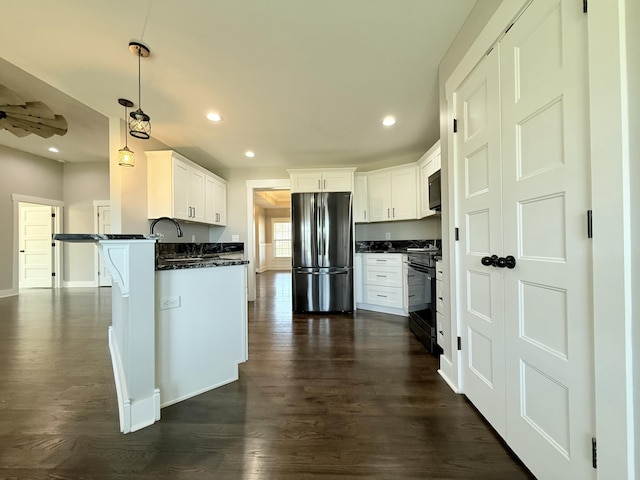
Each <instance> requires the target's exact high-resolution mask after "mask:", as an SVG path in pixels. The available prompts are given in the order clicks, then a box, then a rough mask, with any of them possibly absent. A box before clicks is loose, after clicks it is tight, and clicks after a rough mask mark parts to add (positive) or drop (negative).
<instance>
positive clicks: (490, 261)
mask: <svg viewBox="0 0 640 480" xmlns="http://www.w3.org/2000/svg"><path fill="white" fill-rule="evenodd" d="M480 261H481V262H482V264H483V265H484V266H485V267H488V266H490V265H493V259H492V258H491V257H482V260H480Z"/></svg>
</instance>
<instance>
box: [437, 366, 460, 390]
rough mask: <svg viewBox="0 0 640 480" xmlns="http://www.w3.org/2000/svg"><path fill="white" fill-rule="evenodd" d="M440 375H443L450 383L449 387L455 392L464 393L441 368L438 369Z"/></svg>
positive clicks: (448, 383)
mask: <svg viewBox="0 0 640 480" xmlns="http://www.w3.org/2000/svg"><path fill="white" fill-rule="evenodd" d="M438 375H440V376H441V377H442V379H443V380H444V381H445V382H446V383H447V385H449V388H451V390H453V391H454V393H462V392H460V391H459V390H458V388H457V387H456V386H455V384H454V383H453V382H452V381H451V380H450V379H449V377H447V376H446V375H445V373H444V372H443V371H442V370H441V369H438Z"/></svg>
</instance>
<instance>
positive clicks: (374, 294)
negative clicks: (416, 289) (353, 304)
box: [364, 285, 402, 308]
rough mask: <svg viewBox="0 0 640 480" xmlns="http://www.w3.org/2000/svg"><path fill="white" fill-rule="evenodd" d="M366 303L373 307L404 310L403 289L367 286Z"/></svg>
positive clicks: (365, 288) (365, 290)
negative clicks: (381, 306) (380, 306)
mask: <svg viewBox="0 0 640 480" xmlns="http://www.w3.org/2000/svg"><path fill="white" fill-rule="evenodd" d="M364 301H365V303H370V304H372V305H383V306H385V307H392V308H402V288H394V287H379V286H376V285H365V286H364Z"/></svg>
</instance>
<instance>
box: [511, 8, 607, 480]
mask: <svg viewBox="0 0 640 480" xmlns="http://www.w3.org/2000/svg"><path fill="white" fill-rule="evenodd" d="M586 33H587V32H586V18H585V15H584V14H583V13H582V5H581V2H575V1H566V0H534V2H533V3H532V4H531V5H530V6H529V7H528V9H527V10H526V11H525V12H524V14H523V15H522V17H521V18H520V19H519V20H518V21H517V22H516V23H515V25H514V26H513V28H511V29H510V30H509V31H508V33H507V34H506V35H505V37H504V38H503V39H502V41H501V46H500V54H501V57H500V66H501V75H500V84H501V89H502V101H501V105H502V115H501V118H502V127H501V133H502V156H503V159H504V162H503V218H504V225H505V230H504V254H506V255H513V256H514V257H515V258H516V259H517V265H516V267H515V268H514V269H512V270H510V269H503V272H504V278H505V318H506V319H507V321H506V325H507V327H506V368H507V371H506V378H507V440H508V443H509V445H510V446H511V448H512V449H513V450H514V451H515V452H516V454H517V455H518V456H519V457H520V458H521V459H522V460H523V461H524V462H525V463H526V464H527V466H528V467H529V468H530V469H531V470H532V472H533V473H534V474H535V475H536V476H538V477H539V478H563V479H564V478H566V479H573V478H576V479H578V478H579V479H581V480H582V479H590V478H595V470H593V468H592V462H591V437H592V436H593V433H594V425H593V416H594V411H595V410H594V400H593V399H594V392H593V338H592V333H593V314H592V305H591V303H592V302H591V298H592V295H591V289H590V286H591V285H592V280H591V263H592V260H591V243H590V240H589V239H588V238H587V228H586V212H587V210H588V209H589V208H590V206H589V205H590V198H589V192H590V190H589V182H590V175H589V148H588V147H589V136H588V132H589V125H588V118H589V112H588V101H587V100H588V96H587V93H588V92H587V81H588V75H587V62H586V59H587V42H586V40H587V36H586Z"/></svg>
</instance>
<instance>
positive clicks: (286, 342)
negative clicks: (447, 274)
mask: <svg viewBox="0 0 640 480" xmlns="http://www.w3.org/2000/svg"><path fill="white" fill-rule="evenodd" d="M257 293H258V298H257V300H256V302H254V303H253V304H251V306H250V308H249V318H250V320H249V355H250V359H249V361H248V362H246V363H245V364H243V365H242V366H241V369H240V380H239V381H238V382H234V383H232V384H230V385H227V386H224V387H221V388H219V389H217V390H214V391H211V392H208V393H205V394H202V395H199V396H197V397H195V398H192V399H189V400H186V401H184V402H182V403H179V404H176V405H173V406H170V407H167V408H165V409H163V410H162V420H160V422H158V423H156V424H154V425H153V426H151V427H148V428H145V429H143V430H141V431H138V432H135V433H131V434H128V435H123V434H121V433H120V432H119V427H118V412H117V406H116V393H115V388H114V383H113V373H112V371H111V363H110V358H109V350H108V346H107V327H108V325H109V324H110V317H111V292H110V289H104V288H103V289H68V290H62V291H53V290H29V291H24V292H22V293H21V294H20V296H19V297H11V298H3V299H0V366H1V374H0V478H2V479H13V478H15V479H34V480H37V479H58V480H62V479H74V480H77V479H133V480H138V479H251V480H272V479H273V480H275V479H278V480H289V479H291V480H293V479H296V480H316V479H344V480H351V479H352V480H355V479H394V480H399V479H434V480H445V479H473V480H482V479H491V480H499V479H504V480H517V479H527V478H533V477H531V476H530V474H528V473H527V472H526V470H525V469H524V468H523V467H522V466H520V464H519V463H518V462H517V460H514V459H513V458H512V456H511V455H510V454H509V452H508V451H507V450H506V449H505V448H504V447H503V445H502V444H501V442H500V441H499V440H498V438H497V437H496V435H495V434H494V433H493V432H492V431H491V429H490V428H489V427H488V426H487V424H486V423H485V422H484V421H483V420H482V418H481V417H480V415H479V414H478V413H477V412H476V411H475V410H474V408H473V407H472V406H471V405H470V404H469V403H468V402H467V401H465V399H464V397H463V396H461V395H456V394H454V393H453V392H452V391H451V390H450V389H449V387H448V386H447V385H446V384H445V383H444V381H443V380H442V379H441V378H440V377H439V376H438V374H437V373H436V369H437V366H438V365H437V361H436V359H435V358H434V357H432V356H430V355H428V354H427V353H426V351H425V350H424V349H423V347H422V346H421V344H420V343H419V342H418V341H417V340H416V339H415V338H414V337H413V335H412V334H411V333H410V332H409V331H408V328H407V324H406V320H405V319H404V318H402V317H397V316H391V315H384V314H377V313H373V312H366V311H358V312H357V313H356V314H354V315H348V316H339V315H310V316H305V315H292V314H291V294H290V275H289V274H288V273H264V274H261V275H259V276H258V287H257Z"/></svg>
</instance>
